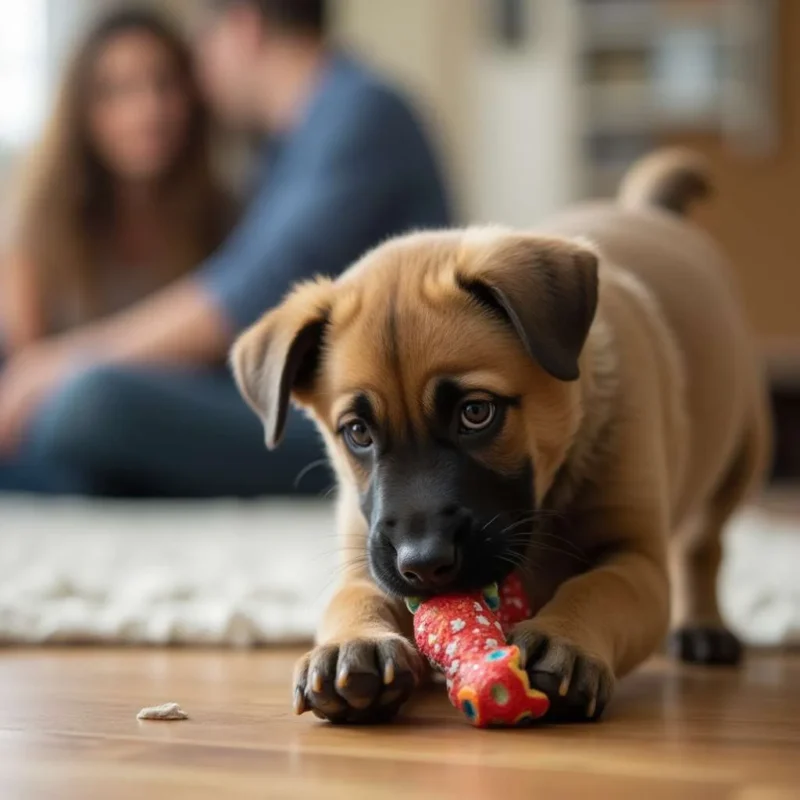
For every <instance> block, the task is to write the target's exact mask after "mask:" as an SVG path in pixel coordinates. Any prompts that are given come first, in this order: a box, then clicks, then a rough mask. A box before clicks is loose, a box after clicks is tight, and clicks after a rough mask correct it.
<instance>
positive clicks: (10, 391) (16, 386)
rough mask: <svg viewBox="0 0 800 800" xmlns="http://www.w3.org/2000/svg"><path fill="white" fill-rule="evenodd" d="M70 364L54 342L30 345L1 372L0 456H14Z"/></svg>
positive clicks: (69, 358)
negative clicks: (29, 426)
mask: <svg viewBox="0 0 800 800" xmlns="http://www.w3.org/2000/svg"><path fill="white" fill-rule="evenodd" d="M72 363H73V357H72V354H71V353H70V352H69V349H68V348H66V347H65V346H63V345H61V344H60V343H57V342H48V341H43V342H39V343H37V344H33V345H30V346H28V347H26V348H25V349H23V350H22V351H20V352H19V353H18V354H17V355H15V356H13V357H12V358H11V360H10V361H9V362H8V363H7V364H6V365H5V367H4V368H3V369H2V372H0V457H2V456H10V455H11V454H13V453H14V451H15V450H16V449H17V447H18V446H19V444H20V441H21V440H22V437H23V435H24V433H25V430H26V428H27V427H28V425H29V424H30V421H31V419H32V418H33V416H34V414H36V412H37V411H38V410H39V408H40V406H41V404H42V402H43V401H44V400H46V399H47V397H48V396H49V395H50V394H51V393H52V392H53V391H54V390H55V388H56V387H57V386H58V384H59V383H61V381H62V380H64V378H65V377H66V375H67V373H68V371H69V369H70V366H71V365H72Z"/></svg>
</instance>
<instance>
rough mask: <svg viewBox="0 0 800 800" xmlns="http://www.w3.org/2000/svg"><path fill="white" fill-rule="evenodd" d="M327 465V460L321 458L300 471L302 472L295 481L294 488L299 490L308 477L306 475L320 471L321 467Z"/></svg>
mask: <svg viewBox="0 0 800 800" xmlns="http://www.w3.org/2000/svg"><path fill="white" fill-rule="evenodd" d="M327 463H328V459H327V458H320V459H318V460H317V461H312V462H311V463H310V464H307V465H306V466H305V467H303V469H301V470H300V472H298V473H297V477H296V478H295V479H294V483H293V484H292V486H293V487H294V488H295V489H297V488H299V486H300V483H301V482H302V480H303V478H305V477H306V475H308V474H309V473H311V472H313V471H314V470H315V469H318V468H319V467H324V466H326V465H327Z"/></svg>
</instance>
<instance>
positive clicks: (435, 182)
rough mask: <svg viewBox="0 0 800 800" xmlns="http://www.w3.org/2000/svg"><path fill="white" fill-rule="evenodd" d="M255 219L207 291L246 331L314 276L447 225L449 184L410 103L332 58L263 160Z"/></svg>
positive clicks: (213, 264)
mask: <svg viewBox="0 0 800 800" xmlns="http://www.w3.org/2000/svg"><path fill="white" fill-rule="evenodd" d="M260 175H261V178H260V180H258V181H257V183H258V185H257V187H256V191H255V192H254V195H253V198H252V200H251V202H250V205H249V207H248V208H247V209H246V211H245V214H244V216H243V219H242V220H241V222H240V223H239V225H238V227H237V228H236V230H235V231H234V232H233V234H232V235H231V237H230V239H229V240H228V241H227V242H226V243H225V244H224V245H223V247H222V248H221V249H220V250H219V251H218V252H217V253H216V254H215V255H213V256H212V257H211V258H210V259H209V261H208V262H207V263H206V264H205V265H203V267H202V268H201V271H200V280H201V281H202V282H203V284H204V285H205V287H206V288H207V290H208V291H209V292H210V293H211V294H212V296H213V297H214V298H215V300H216V302H217V303H218V304H219V306H220V307H221V308H222V310H223V312H224V314H225V315H226V317H227V319H228V321H229V323H230V324H231V326H232V327H233V328H234V329H236V330H241V329H243V328H245V327H247V326H249V325H250V324H252V323H253V322H254V321H255V320H256V319H258V318H259V317H260V316H261V314H263V313H264V312H265V311H267V310H268V309H270V308H272V307H273V306H275V305H277V304H278V303H279V302H280V301H281V300H282V299H283V297H284V296H285V295H286V293H287V291H288V290H289V288H290V287H291V286H292V285H293V284H295V283H296V282H298V281H301V280H304V279H306V278H310V277H313V276H315V275H329V276H336V275H338V274H339V273H341V272H342V271H344V270H345V269H346V268H347V267H348V266H349V265H350V264H352V263H353V262H354V261H356V260H357V259H358V258H359V257H360V256H361V255H363V254H364V253H365V252H366V251H367V250H369V249H370V248H372V247H374V246H375V245H377V244H379V243H380V242H382V241H383V240H385V239H387V238H389V237H391V236H394V235H397V234H400V233H404V232H406V231H410V230H418V229H424V228H441V227H446V226H448V225H449V224H450V223H451V217H450V210H449V207H448V201H447V193H446V191H445V187H444V182H443V178H442V174H441V172H440V169H439V166H438V164H437V161H436V158H435V156H434V154H433V151H432V148H431V145H430V142H429V141H428V139H427V138H426V136H425V133H424V132H423V130H422V128H421V127H420V124H419V121H418V120H417V119H416V117H415V116H414V114H413V113H412V111H411V109H410V108H409V106H408V105H407V103H406V101H405V100H404V99H403V98H402V97H401V96H400V95H399V94H398V93H397V92H396V91H395V90H394V89H392V88H390V87H389V86H387V85H386V83H384V82H382V80H381V79H380V78H378V77H377V76H376V75H374V74H373V73H372V72H370V71H369V70H368V69H366V68H365V67H364V66H362V65H360V64H359V63H357V62H355V61H354V60H351V59H349V58H345V57H344V56H342V55H335V56H334V57H333V58H332V60H331V62H330V63H329V65H328V67H327V70H326V73H325V75H324V76H323V78H322V80H321V81H320V84H319V86H318V88H317V90H316V93H315V96H314V98H313V100H312V101H311V103H310V105H309V107H308V109H307V112H306V114H305V117H304V120H303V122H302V123H301V124H300V125H299V126H298V128H297V129H296V130H295V131H294V132H293V133H292V134H291V136H289V137H288V138H286V139H285V140H284V141H283V142H281V143H277V144H276V143H273V145H271V146H270V147H269V148H267V151H266V153H265V165H264V170H263V172H262V173H260Z"/></svg>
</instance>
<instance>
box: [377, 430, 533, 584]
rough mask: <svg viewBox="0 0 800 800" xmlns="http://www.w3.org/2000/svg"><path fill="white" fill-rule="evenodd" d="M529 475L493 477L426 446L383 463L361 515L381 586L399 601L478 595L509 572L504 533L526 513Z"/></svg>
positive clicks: (461, 456)
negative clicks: (451, 594)
mask: <svg viewBox="0 0 800 800" xmlns="http://www.w3.org/2000/svg"><path fill="white" fill-rule="evenodd" d="M532 487H533V481H532V469H531V468H530V466H527V467H526V468H525V469H523V470H521V472H520V473H519V474H515V475H513V476H509V475H500V474H498V473H496V472H493V471H492V470H490V469H488V468H487V467H485V466H484V465H482V464H481V463H479V462H477V461H475V460H474V459H471V458H469V457H468V456H467V455H466V454H465V453H463V452H462V451H459V450H457V449H455V448H448V447H445V446H438V447H437V446H436V445H431V446H429V447H428V449H427V450H425V451H422V452H420V451H416V452H406V453H404V454H398V455H394V456H393V457H391V458H388V457H387V458H384V459H382V461H381V463H379V464H378V465H377V466H376V469H375V472H374V473H373V480H372V484H371V487H370V490H369V492H368V493H367V496H365V498H364V502H363V510H364V513H365V515H366V516H367V519H368V520H369V521H370V536H369V560H370V567H371V570H372V574H373V576H374V577H375V579H376V580H377V582H378V583H379V584H380V585H381V587H382V588H383V589H384V590H385V591H387V592H388V593H390V594H393V595H399V596H409V595H433V594H444V593H447V592H456V591H471V590H474V589H480V588H483V587H484V586H486V585H487V584H490V583H493V582H495V581H498V580H502V579H503V578H504V577H505V576H506V575H507V574H508V573H509V572H510V571H511V569H512V568H513V558H512V555H511V554H512V551H520V550H524V547H521V543H522V540H523V538H524V537H523V533H524V532H521V531H516V532H515V533H514V536H513V539H510V538H509V536H506V535H504V533H503V529H504V528H508V527H509V524H510V523H512V522H513V521H514V520H515V519H519V518H521V517H523V516H525V515H530V514H531V512H532V509H533V499H532Z"/></svg>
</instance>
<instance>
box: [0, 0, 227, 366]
mask: <svg viewBox="0 0 800 800" xmlns="http://www.w3.org/2000/svg"><path fill="white" fill-rule="evenodd" d="M228 221H229V213H228V207H227V202H226V199H225V196H224V193H223V192H222V190H221V189H220V186H219V185H218V184H217V182H216V181H215V178H214V174H213V170H212V166H211V159H210V154H209V125H208V116H207V113H206V110H205V108H204V106H203V104H202V102H201V100H200V95H199V92H198V89H197V87H196V85H195V82H194V79H193V73H192V61H191V54H190V51H189V50H188V48H187V46H186V45H185V43H184V41H183V40H182V38H181V37H180V35H179V34H178V33H176V31H174V30H173V29H172V28H171V27H170V25H169V24H168V23H167V22H165V21H164V20H163V19H162V18H161V17H160V16H159V15H157V14H156V13H154V12H151V11H144V10H120V11H117V12H115V13H113V14H111V15H110V16H108V17H106V18H104V19H103V20H102V21H101V22H99V23H98V24H97V26H96V27H95V28H94V29H93V30H92V31H91V32H90V34H89V35H88V37H87V38H86V39H85V41H84V42H83V43H82V45H81V46H80V47H79V49H78V51H77V53H76V55H75V58H74V61H73V63H72V65H71V67H70V68H69V70H68V71H67V74H66V77H65V80H64V84H63V86H62V89H61V93H60V97H59V100H58V103H57V105H56V108H55V112H54V114H53V117H52V119H51V120H50V123H49V125H48V127H47V130H46V133H45V135H44V137H43V140H42V142H41V143H40V145H39V147H38V148H36V150H35V151H34V153H33V154H32V157H31V159H30V163H29V165H28V169H27V170H26V171H25V172H24V173H23V184H22V186H21V192H20V195H19V197H18V205H17V216H16V218H15V221H14V228H13V239H12V242H11V245H12V246H11V252H10V254H9V255H8V256H7V257H5V258H4V259H3V260H2V261H0V354H2V355H4V356H6V357H8V356H10V355H13V354H14V353H15V352H17V351H20V350H23V349H24V348H26V347H27V346H29V345H30V344H31V343H33V342H35V341H36V340H39V339H41V338H43V337H48V336H52V335H55V334H59V333H63V332H64V331H65V330H68V329H74V328H76V327H79V326H81V325H82V324H83V323H87V322H90V321H92V320H94V319H97V318H99V317H103V316H106V315H109V314H112V313H114V312H116V311H119V310H121V309H123V308H125V307H126V306H128V305H130V304H132V303H134V302H135V301H137V300H140V299H141V298H142V297H144V296H146V295H148V294H150V293H152V292H154V291H155V290H157V289H159V288H161V287H163V286H164V285H166V284H168V283H170V282H172V281H174V280H175V279H176V278H178V277H180V276H181V275H183V274H185V273H186V272H187V271H189V270H190V269H191V268H193V267H194V266H196V265H197V264H199V263H201V262H202V260H203V259H204V258H205V257H206V256H207V255H208V254H209V253H211V252H212V251H213V250H214V249H215V248H216V247H217V245H218V244H220V242H221V241H222V239H223V238H224V236H225V234H226V232H227V227H228V226H227V222H228Z"/></svg>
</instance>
